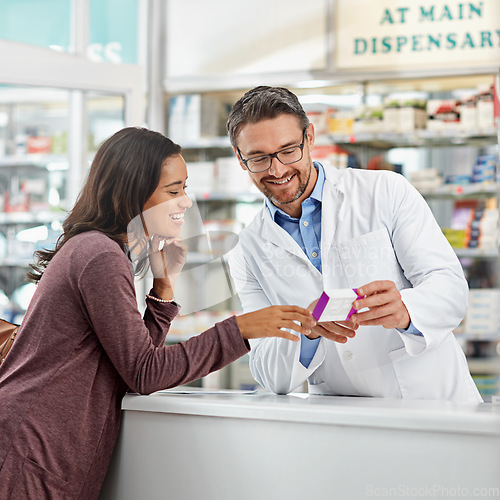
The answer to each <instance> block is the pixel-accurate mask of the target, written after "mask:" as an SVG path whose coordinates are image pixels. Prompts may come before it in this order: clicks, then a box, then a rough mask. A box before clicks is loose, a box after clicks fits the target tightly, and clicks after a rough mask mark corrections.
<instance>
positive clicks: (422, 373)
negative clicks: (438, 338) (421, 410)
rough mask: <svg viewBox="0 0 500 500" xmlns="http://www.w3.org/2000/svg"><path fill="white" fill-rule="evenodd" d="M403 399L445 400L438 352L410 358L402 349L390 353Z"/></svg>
mask: <svg viewBox="0 0 500 500" xmlns="http://www.w3.org/2000/svg"><path fill="white" fill-rule="evenodd" d="M389 356H390V358H391V360H392V364H393V367H394V372H395V373H396V379H397V381H398V384H399V388H400V390H401V396H402V397H403V399H444V397H443V396H444V394H446V392H447V391H446V388H445V387H443V383H445V381H444V380H443V374H442V373H439V366H440V360H439V355H438V353H437V351H434V350H433V351H426V352H424V353H423V354H419V355H418V356H410V355H409V354H408V352H407V351H406V349H405V348H404V347H402V348H401V349H397V350H395V351H392V352H390V353H389Z"/></svg>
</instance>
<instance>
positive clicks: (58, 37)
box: [0, 0, 139, 64]
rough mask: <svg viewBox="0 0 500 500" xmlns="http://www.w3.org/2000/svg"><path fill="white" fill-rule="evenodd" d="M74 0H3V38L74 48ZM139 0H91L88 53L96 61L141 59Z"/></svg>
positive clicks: (65, 49)
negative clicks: (138, 40) (138, 51)
mask: <svg viewBox="0 0 500 500" xmlns="http://www.w3.org/2000/svg"><path fill="white" fill-rule="evenodd" d="M73 5H74V3H73V2H72V1H71V0H3V1H2V3H1V16H0V38H3V39H5V40H9V41H13V42H20V43H25V44H30V45H36V46H39V47H48V48H51V49H53V50H58V51H61V52H70V53H71V52H73V51H74V47H73V46H72V36H73V35H74V33H72V32H71V25H72V16H73V10H72V9H73ZM138 10H139V6H138V1H137V0H90V2H89V26H88V45H87V57H88V58H89V59H90V60H91V61H94V62H108V63H113V64H122V63H126V64H136V63H137V59H138V56H137V33H138V19H139V14H138Z"/></svg>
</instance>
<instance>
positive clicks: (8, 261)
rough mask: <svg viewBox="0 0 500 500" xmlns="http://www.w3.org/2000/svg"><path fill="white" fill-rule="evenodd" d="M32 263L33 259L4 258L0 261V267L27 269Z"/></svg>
mask: <svg viewBox="0 0 500 500" xmlns="http://www.w3.org/2000/svg"><path fill="white" fill-rule="evenodd" d="M33 262H34V259H33V258H30V259H28V258H24V259H23V258H19V257H15V256H13V257H4V258H3V259H0V267H29V265H30V264H33Z"/></svg>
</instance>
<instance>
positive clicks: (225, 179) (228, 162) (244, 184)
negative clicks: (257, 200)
mask: <svg viewBox="0 0 500 500" xmlns="http://www.w3.org/2000/svg"><path fill="white" fill-rule="evenodd" d="M215 177H216V181H215V191H219V192H222V193H233V194H238V193H240V194H242V193H243V194H248V193H253V192H255V193H258V192H259V190H258V189H257V188H256V187H255V186H254V185H253V183H252V181H251V179H250V176H249V175H248V172H247V171H246V170H243V169H242V168H241V165H240V163H239V162H238V160H237V158H236V157H235V156H230V157H221V158H217V160H216V161H215Z"/></svg>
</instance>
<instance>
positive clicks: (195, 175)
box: [187, 161, 217, 195]
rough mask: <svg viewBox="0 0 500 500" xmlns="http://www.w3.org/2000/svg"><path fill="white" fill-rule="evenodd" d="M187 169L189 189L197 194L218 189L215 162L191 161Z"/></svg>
mask: <svg viewBox="0 0 500 500" xmlns="http://www.w3.org/2000/svg"><path fill="white" fill-rule="evenodd" d="M187 169H188V172H189V179H188V191H190V192H192V193H194V194H195V195H203V194H206V193H211V192H212V191H214V190H215V189H216V187H217V186H216V179H215V175H216V171H215V162H213V161H199V162H192V163H191V162H189V163H187Z"/></svg>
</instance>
